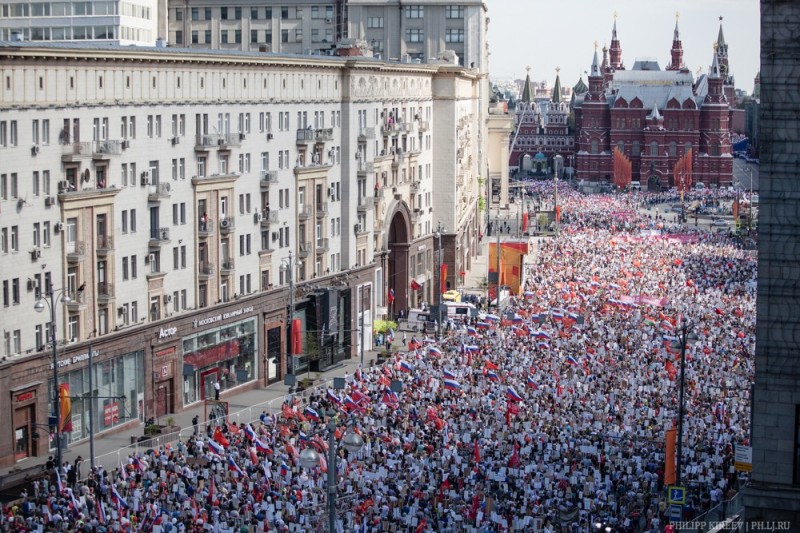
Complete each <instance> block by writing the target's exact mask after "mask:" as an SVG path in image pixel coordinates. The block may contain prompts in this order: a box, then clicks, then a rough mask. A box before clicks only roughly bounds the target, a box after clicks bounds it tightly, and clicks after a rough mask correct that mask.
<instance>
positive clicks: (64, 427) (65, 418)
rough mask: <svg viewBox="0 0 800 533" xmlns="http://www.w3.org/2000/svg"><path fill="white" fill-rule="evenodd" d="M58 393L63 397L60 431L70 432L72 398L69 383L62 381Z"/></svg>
mask: <svg viewBox="0 0 800 533" xmlns="http://www.w3.org/2000/svg"><path fill="white" fill-rule="evenodd" d="M58 395H59V397H60V398H61V412H60V413H59V417H58V422H59V427H58V432H59V433H65V432H70V431H72V399H71V398H70V396H69V383H62V384H61V385H59V386H58Z"/></svg>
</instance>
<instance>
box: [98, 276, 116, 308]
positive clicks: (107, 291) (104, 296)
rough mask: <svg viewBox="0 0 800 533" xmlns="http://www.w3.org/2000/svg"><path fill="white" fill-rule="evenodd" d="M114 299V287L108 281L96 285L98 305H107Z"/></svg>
mask: <svg viewBox="0 0 800 533" xmlns="http://www.w3.org/2000/svg"><path fill="white" fill-rule="evenodd" d="M113 298H114V285H113V284H112V283H109V282H108V281H101V282H99V283H98V284H97V301H98V303H101V304H102V303H108V302H109V301H110V300H112V299H113Z"/></svg>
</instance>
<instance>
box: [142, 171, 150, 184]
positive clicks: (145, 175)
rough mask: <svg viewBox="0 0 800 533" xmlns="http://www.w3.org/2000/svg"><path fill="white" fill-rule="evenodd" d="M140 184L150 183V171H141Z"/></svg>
mask: <svg viewBox="0 0 800 533" xmlns="http://www.w3.org/2000/svg"><path fill="white" fill-rule="evenodd" d="M141 184H142V185H150V173H149V172H147V171H144V172H142V175H141Z"/></svg>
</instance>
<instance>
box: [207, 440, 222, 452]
mask: <svg viewBox="0 0 800 533" xmlns="http://www.w3.org/2000/svg"><path fill="white" fill-rule="evenodd" d="M208 447H209V449H210V450H211V451H212V452H214V453H216V454H217V455H222V454H224V453H225V447H224V446H222V444H220V443H219V442H217V441H215V440H214V439H211V440H209V441H208Z"/></svg>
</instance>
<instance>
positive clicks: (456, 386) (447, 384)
mask: <svg viewBox="0 0 800 533" xmlns="http://www.w3.org/2000/svg"><path fill="white" fill-rule="evenodd" d="M444 388H445V389H447V390H461V383H459V382H458V381H456V380H454V379H446V380H444Z"/></svg>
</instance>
